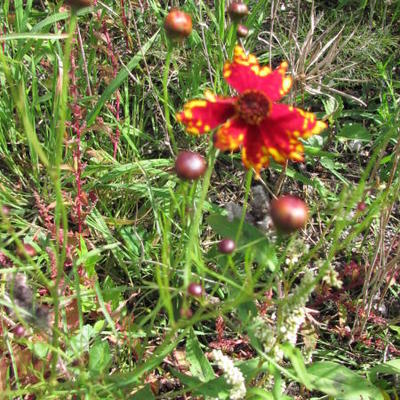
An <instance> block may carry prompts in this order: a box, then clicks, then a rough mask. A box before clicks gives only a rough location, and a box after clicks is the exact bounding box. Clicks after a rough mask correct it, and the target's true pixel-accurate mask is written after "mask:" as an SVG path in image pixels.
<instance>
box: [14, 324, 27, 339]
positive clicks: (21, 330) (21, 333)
mask: <svg viewBox="0 0 400 400" xmlns="http://www.w3.org/2000/svg"><path fill="white" fill-rule="evenodd" d="M13 332H14V335H15V336H17V337H23V336H24V335H25V328H24V327H23V326H22V325H16V326H15V327H14V329H13Z"/></svg>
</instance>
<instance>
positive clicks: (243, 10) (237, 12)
mask: <svg viewBox="0 0 400 400" xmlns="http://www.w3.org/2000/svg"><path fill="white" fill-rule="evenodd" d="M228 14H229V16H230V17H231V19H232V21H234V22H239V21H240V20H241V19H242V18H244V17H247V15H248V14H249V9H248V8H247V5H246V4H245V3H242V2H240V1H234V2H233V3H231V5H230V6H229V8H228Z"/></svg>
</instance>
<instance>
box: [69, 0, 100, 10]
mask: <svg viewBox="0 0 400 400" xmlns="http://www.w3.org/2000/svg"><path fill="white" fill-rule="evenodd" d="M65 4H68V5H69V6H71V7H74V8H83V7H90V6H92V5H93V0H65Z"/></svg>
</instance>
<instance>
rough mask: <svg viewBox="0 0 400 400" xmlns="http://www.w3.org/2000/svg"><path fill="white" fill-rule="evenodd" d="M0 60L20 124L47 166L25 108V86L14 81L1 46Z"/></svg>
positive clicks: (46, 160) (45, 157)
mask: <svg viewBox="0 0 400 400" xmlns="http://www.w3.org/2000/svg"><path fill="white" fill-rule="evenodd" d="M0 60H1V64H2V66H3V71H4V75H5V76H6V79H7V81H8V82H9V85H10V90H11V95H12V97H13V100H14V102H15V105H16V106H17V111H18V114H19V116H20V118H21V120H22V124H23V126H24V130H25V133H26V136H27V137H28V140H29V142H30V144H31V145H32V147H33V148H34V150H35V151H36V153H37V155H38V156H39V158H40V161H41V162H42V163H43V165H44V166H45V167H48V166H49V161H48V159H47V156H46V154H45V152H44V150H43V147H42V145H41V143H40V142H39V139H38V137H37V135H36V132H35V129H33V125H32V121H31V119H30V117H29V115H28V111H27V109H26V103H25V88H24V87H23V85H22V84H17V83H16V82H15V81H14V79H13V77H12V74H11V71H10V69H9V68H8V64H7V60H6V57H5V55H4V53H3V50H2V48H1V47H0ZM15 87H18V89H15Z"/></svg>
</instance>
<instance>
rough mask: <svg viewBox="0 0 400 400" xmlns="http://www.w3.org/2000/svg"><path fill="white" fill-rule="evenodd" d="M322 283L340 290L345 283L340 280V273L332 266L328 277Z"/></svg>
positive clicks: (327, 273) (327, 274)
mask: <svg viewBox="0 0 400 400" xmlns="http://www.w3.org/2000/svg"><path fill="white" fill-rule="evenodd" d="M322 282H325V283H326V284H327V285H328V286H331V287H335V288H338V289H340V288H341V287H342V285H343V282H342V281H341V280H340V279H339V273H338V272H337V271H336V270H335V268H334V267H332V266H330V267H329V269H328V271H327V272H326V275H325V276H324V277H323V278H322Z"/></svg>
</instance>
